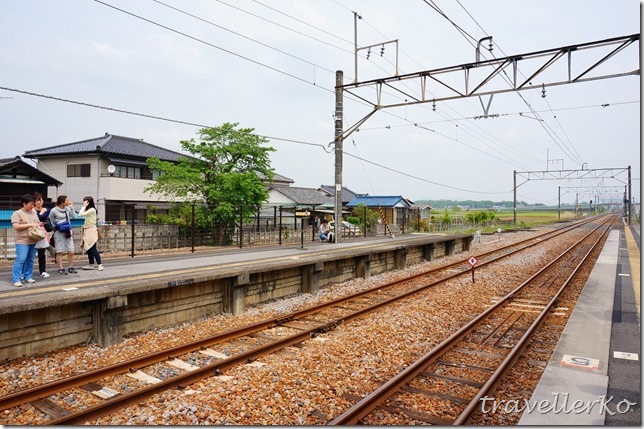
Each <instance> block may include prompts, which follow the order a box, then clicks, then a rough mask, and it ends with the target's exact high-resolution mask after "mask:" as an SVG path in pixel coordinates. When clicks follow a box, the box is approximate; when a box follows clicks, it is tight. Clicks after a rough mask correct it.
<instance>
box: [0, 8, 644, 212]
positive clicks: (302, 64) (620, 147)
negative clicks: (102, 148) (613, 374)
mask: <svg viewBox="0 0 644 429" xmlns="http://www.w3.org/2000/svg"><path fill="white" fill-rule="evenodd" d="M0 5H1V7H2V13H1V14H0V158H10V157H14V156H18V155H22V154H24V152H25V151H28V150H34V149H40V148H45V147H50V146H55V145H60V144H65V143H70V142H75V141H80V140H85V139H90V138H95V137H99V136H102V135H104V134H105V133H106V132H107V133H110V134H116V135H121V136H127V137H133V138H140V139H143V140H144V141H146V142H149V143H151V144H154V145H157V146H161V147H164V148H167V149H170V150H174V151H178V152H180V151H181V145H180V141H181V140H188V139H190V138H197V134H196V133H197V131H198V130H199V129H200V128H204V127H216V126H220V125H222V124H223V123H226V122H231V123H238V124H239V127H241V128H253V129H254V130H255V133H257V134H258V135H261V136H264V137H266V138H268V140H269V142H268V144H267V145H268V146H272V147H273V148H275V149H276V151H275V152H274V153H272V154H271V163H272V166H273V168H274V169H275V172H276V173H278V174H280V175H282V176H286V177H288V178H290V179H292V180H293V181H294V184H293V186H299V187H310V188H316V187H319V186H320V185H322V184H324V185H333V184H334V183H335V155H334V145H333V144H332V142H333V139H334V130H335V82H336V71H338V70H341V71H342V72H343V77H344V83H345V84H350V83H353V82H368V81H373V80H375V79H385V78H390V77H394V76H397V75H398V76H403V75H406V74H413V73H417V72H421V71H427V70H436V69H440V68H446V67H451V66H458V65H462V64H467V63H472V62H474V61H475V60H476V46H477V42H478V40H480V39H483V38H485V37H488V36H492V40H493V45H492V51H489V50H488V47H489V46H488V42H487V41H484V42H482V45H481V46H482V47H481V49H480V51H479V55H480V56H479V59H480V60H482V61H484V60H490V59H493V58H494V57H496V58H501V57H507V56H515V55H521V54H528V53H532V52H536V51H542V50H550V49H554V48H560V47H564V46H569V45H579V44H583V43H589V42H596V41H599V40H604V39H610V38H616V37H621V36H627V35H631V34H639V32H640V19H641V4H640V2H639V1H634V0H620V1H617V2H614V1H607V0H601V1H599V0H580V1H578V0H566V1H561V0H541V1H539V2H532V1H530V2H528V1H525V0H503V1H501V0H489V1H485V2H483V1H480V0H400V1H395V2H393V1H385V0H297V1H295V0H261V1H254V0H234V1H233V0H225V1H222V0H217V1H215V0H203V1H202V0H181V1H178V0H163V1H156V0H139V1H136V2H131V1H126V0H101V1H88V0H59V1H55V2H54V1H44V0H1V1H0ZM356 41H357V47H358V50H357V55H356V49H355V48H356ZM396 41H397V42H396ZM372 45H373V47H372V48H371V50H370V52H369V49H367V48H366V47H367V46H372ZM615 47H616V46H615V45H611V46H606V47H602V48H597V49H594V50H591V49H588V50H579V51H578V52H575V53H573V55H572V56H571V58H572V62H571V70H572V72H573V73H574V72H576V71H581V70H584V67H587V66H588V65H589V64H592V63H594V62H596V61H598V60H599V59H600V58H602V57H603V56H604V55H606V54H607V53H608V52H610V50H612V49H614V48H615ZM383 48H384V52H383ZM638 50H639V42H637V43H634V44H632V45H631V46H629V47H627V48H626V49H624V50H623V51H621V52H620V53H619V54H617V55H615V56H614V57H612V58H610V59H609V60H607V61H605V62H604V63H602V64H601V65H600V66H599V67H597V69H596V70H594V71H592V72H591V73H590V74H589V77H594V76H606V75H613V74H617V75H620V77H615V78H611V79H594V80H591V81H589V82H582V83H574V84H563V85H556V86H550V87H547V88H545V94H544V92H543V89H542V86H541V84H542V83H544V82H554V81H561V80H565V76H566V73H567V72H566V68H567V63H566V60H565V58H564V59H560V60H559V61H558V62H556V63H555V65H553V66H552V67H551V68H549V69H548V70H547V72H544V73H542V74H540V75H538V76H537V77H535V78H534V79H533V81H531V86H532V87H534V88H531V89H528V90H523V91H506V92H502V93H501V92H500V93H497V94H495V95H494V97H492V99H491V100H490V97H489V96H486V97H482V98H481V99H479V98H478V97H462V98H456V99H452V100H444V101H440V102H437V103H435V105H433V103H431V102H429V103H419V104H407V105H404V104H405V100H407V102H408V101H409V98H408V97H407V96H409V97H420V94H421V86H420V80H418V79H415V80H411V79H410V80H405V81H404V82H401V83H399V86H398V87H397V88H398V89H397V90H396V89H394V88H389V87H386V86H385V87H384V88H383V89H382V93H381V100H382V101H383V104H384V103H385V102H386V103H390V104H394V103H395V104H403V105H402V106H399V107H392V108H385V109H378V111H376V112H375V113H374V114H373V115H372V116H370V117H369V118H368V119H367V120H366V121H365V122H364V123H363V124H361V125H360V126H359V127H358V129H357V130H356V131H354V132H352V133H351V134H349V135H347V136H346V138H345V139H344V141H343V151H344V156H343V165H342V184H343V185H344V186H346V187H348V188H349V189H351V190H352V191H354V192H356V193H367V194H370V195H402V196H404V197H405V198H409V199H411V200H440V199H452V200H492V201H511V200H512V199H513V190H514V179H515V177H516V179H517V180H516V182H517V188H516V192H517V200H519V201H525V202H527V203H529V204H535V203H542V204H547V205H556V204H557V202H558V199H559V196H560V195H561V202H562V203H567V202H574V201H575V199H576V198H579V200H580V201H587V200H589V199H595V197H596V196H599V202H600V203H601V202H602V199H604V200H608V199H614V198H618V199H619V197H620V196H621V195H623V190H624V186H625V185H626V184H627V183H628V174H627V168H628V167H629V166H630V167H631V180H632V181H631V183H632V196H633V197H634V200H635V201H636V202H639V201H640V191H641V182H640V170H641V167H640V164H641V143H640V142H641V135H640V133H641V131H640V120H641V107H640V93H641V91H640V89H641V88H640V77H639V75H637V74H635V75H633V74H627V73H628V72H632V71H634V70H637V71H639V61H640V58H639V55H638ZM367 55H368V58H367ZM356 58H357V67H356ZM544 61H545V60H540V62H537V61H536V60H532V61H528V60H526V61H520V62H519V70H518V76H519V79H521V78H523V79H524V80H525V79H527V78H528V76H531V75H532V74H533V73H534V71H535V70H536V69H537V68H538V67H539V66H540V65H541V64H543V62H544ZM505 71H506V73H507V75H505V77H504V76H500V77H499V78H497V80H496V81H495V82H494V86H491V88H492V89H497V90H507V89H508V88H510V83H508V82H509V80H508V79H510V78H511V76H512V71H511V69H510V68H508V69H506V70H505ZM477 73H480V72H477V71H476V70H474V71H472V78H473V80H475V79H477V78H479V76H481V75H480V74H477ZM446 79H447V81H448V82H449V84H450V85H453V86H454V87H459V86H461V87H462V86H463V82H462V81H463V80H464V78H463V73H462V72H461V73H460V74H456V73H454V74H451V75H449V78H446ZM444 94H445V87H442V86H440V85H438V86H437V85H436V84H435V83H434V82H430V85H428V88H426V96H425V99H427V100H429V99H431V98H432V97H434V98H441V97H443V96H444ZM544 95H545V97H543V96H544ZM377 97H378V92H377V88H376V86H374V85H371V86H369V85H367V86H365V87H364V88H361V89H360V90H354V91H352V92H351V93H347V92H345V93H344V97H343V121H344V123H343V130H348V129H350V128H351V127H353V126H354V125H355V124H357V123H358V122H359V121H361V120H362V119H363V118H365V117H366V116H367V115H368V114H369V113H371V112H372V111H373V104H375V103H377V100H378V98H377ZM488 102H489V103H490V104H489V109H487V112H488V117H487V118H482V116H483V114H484V108H483V107H484V106H487V104H488ZM369 103H371V105H370V104H369ZM160 118H161V119H160ZM27 161H28V160H27ZM582 169H583V170H596V172H598V173H601V172H607V171H610V172H616V173H618V174H617V175H616V176H615V177H614V178H611V177H605V178H604V179H602V180H599V179H594V180H590V179H587V180H576V179H565V180H536V177H539V176H534V175H529V176H528V177H531V179H530V180H524V179H522V177H524V176H523V175H522V174H521V173H522V172H540V171H553V172H554V171H560V170H582ZM613 169H614V170H613ZM515 172H519V174H518V175H515ZM517 176H518V177H517ZM566 177H579V176H578V175H577V174H574V175H572V176H570V175H566ZM587 177H588V176H587ZM590 177H594V176H593V175H592V174H590ZM59 179H61V180H63V179H64V178H59Z"/></svg>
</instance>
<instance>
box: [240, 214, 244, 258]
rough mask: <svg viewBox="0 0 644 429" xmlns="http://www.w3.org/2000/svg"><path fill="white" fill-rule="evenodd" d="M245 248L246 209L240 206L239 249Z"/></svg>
mask: <svg viewBox="0 0 644 429" xmlns="http://www.w3.org/2000/svg"><path fill="white" fill-rule="evenodd" d="M243 246H244V207H243V206H239V248H240V249H241V248H242V247H243Z"/></svg>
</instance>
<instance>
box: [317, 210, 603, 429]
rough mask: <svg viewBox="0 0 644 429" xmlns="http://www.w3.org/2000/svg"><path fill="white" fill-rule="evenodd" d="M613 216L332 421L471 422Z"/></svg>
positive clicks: (391, 422)
mask: <svg viewBox="0 0 644 429" xmlns="http://www.w3.org/2000/svg"><path fill="white" fill-rule="evenodd" d="M613 221H614V218H613V219H608V220H606V221H605V222H603V223H602V224H600V225H598V226H597V227H596V228H594V229H593V230H591V231H590V232H588V234H586V235H585V236H584V237H583V238H582V239H581V240H579V241H578V242H577V243H575V244H574V245H573V246H571V247H570V248H568V249H567V250H566V251H565V252H563V253H561V254H560V255H558V256H557V257H556V258H554V259H553V261H552V262H551V263H550V264H548V265H547V266H545V267H544V268H542V269H541V270H539V271H538V272H537V273H535V274H533V275H532V276H531V277H530V278H529V279H527V280H526V281H524V282H522V283H521V284H519V285H518V286H517V287H516V288H514V289H513V290H512V291H511V292H509V293H508V294H507V295H506V296H504V297H502V298H500V299H498V301H497V302H496V303H495V304H494V305H492V306H490V307H489V308H488V309H487V310H485V311H483V312H482V313H480V314H479V315H478V316H477V317H475V318H474V319H473V320H472V321H470V322H469V323H468V324H466V325H465V326H463V327H462V328H461V329H459V330H458V331H457V332H455V333H454V334H453V335H451V336H450V337H449V338H447V339H446V340H444V341H443V342H441V343H440V344H439V345H438V346H436V347H435V348H433V349H432V350H430V351H429V352H427V353H426V354H425V355H423V356H422V357H420V358H419V359H418V360H417V361H415V362H414V363H412V364H411V365H409V366H407V367H406V368H405V369H404V370H403V371H401V372H400V373H398V374H397V375H396V376H395V377H393V378H391V379H389V380H388V381H387V382H385V383H383V384H382V385H381V386H380V387H379V388H377V389H376V390H374V391H373V392H372V393H370V394H369V395H367V396H365V397H364V398H356V400H357V402H356V404H355V405H353V406H352V407H351V408H350V409H348V410H347V411H345V412H344V413H342V414H341V415H339V416H337V417H335V418H334V419H333V420H332V421H331V422H330V423H329V424H330V425H353V424H359V423H365V424H418V423H421V424H422V423H429V424H439V425H448V424H450V425H451V424H467V423H469V422H470V418H471V417H472V415H473V413H474V412H475V411H477V410H480V408H481V399H482V398H485V397H487V396H488V395H490V394H491V392H493V390H494V389H495V387H496V386H497V385H498V384H499V383H500V382H501V379H502V377H503V376H504V374H505V373H506V372H507V371H508V370H509V369H510V368H511V367H512V365H513V364H514V363H515V362H516V361H517V359H518V358H519V357H520V356H521V353H522V351H523V350H524V349H525V348H526V346H527V345H528V343H529V341H530V339H531V338H532V335H533V334H534V332H535V331H536V329H537V328H538V327H539V326H540V324H541V323H542V322H543V320H544V319H545V318H546V317H547V316H548V315H549V314H551V313H552V312H554V311H555V309H556V305H557V302H558V300H559V299H560V297H561V295H562V293H563V291H564V290H565V288H566V287H567V286H568V284H570V282H571V281H572V279H573V278H574V277H575V276H576V275H577V273H578V272H579V270H580V269H581V267H582V265H583V264H584V262H585V261H586V259H587V258H588V257H589V255H590V254H591V252H592V251H593V250H594V249H595V248H596V247H597V246H598V244H599V243H600V241H601V240H602V239H603V238H604V237H605V235H606V233H607V232H608V231H609V229H610V226H611V225H612V223H613ZM560 311H561V309H560ZM376 410H378V412H375V411H376ZM400 416H402V417H400ZM383 419H384V422H383Z"/></svg>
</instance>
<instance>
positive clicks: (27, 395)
mask: <svg viewBox="0 0 644 429" xmlns="http://www.w3.org/2000/svg"><path fill="white" fill-rule="evenodd" d="M587 222H589V221H585V222H579V223H575V224H573V225H566V226H564V227H563V228H560V229H557V230H555V231H548V232H545V233H543V234H540V235H538V236H536V237H531V238H529V239H526V240H522V241H520V242H518V243H513V244H511V245H509V246H504V247H502V248H499V249H495V250H491V251H489V252H485V253H481V254H478V257H479V258H482V257H485V256H489V255H493V254H495V253H500V252H503V251H505V250H507V249H509V248H512V247H516V246H519V245H521V244H523V243H527V242H530V241H535V243H534V244H533V245H536V244H540V243H541V242H543V241H540V242H538V241H536V240H539V239H541V238H543V237H545V236H548V235H551V236H550V237H547V238H546V239H551V238H554V237H556V236H558V235H560V234H564V233H566V232H569V231H570V230H572V229H575V228H577V227H579V226H580V225H584V224H586V223H587ZM527 247H529V246H526V247H522V248H519V249H518V250H516V251H521V250H524V249H525V248H527ZM510 254H511V253H508V254H504V255H503V256H501V257H505V256H507V255H510ZM501 257H499V258H501ZM495 260H496V259H492V260H491V261H484V262H483V261H482V262H481V263H480V264H479V265H478V267H482V266H484V265H486V264H487V263H490V262H493V261H495ZM463 264H466V260H462V261H457V262H454V263H451V264H447V265H444V266H441V267H437V268H434V269H431V270H428V271H426V272H423V273H419V274H415V275H412V276H407V277H405V278H402V279H399V280H396V281H394V282H392V283H390V284H387V285H383V286H378V287H376V288H371V289H367V290H364V291H361V292H357V293H354V294H352V295H347V296H346V297H342V298H338V299H337V300H334V301H332V302H328V303H324V304H320V305H318V306H315V307H310V308H307V309H303V310H299V311H296V312H293V313H290V314H287V315H283V316H280V317H276V318H272V319H267V320H264V321H260V322H257V323H254V324H251V325H248V326H243V327H241V328H236V329H233V330H229V331H226V332H223V333H220V334H217V335H214V336H211V337H208V338H204V339H201V340H196V341H192V342H189V343H186V344H181V345H179V346H175V347H172V348H170V349H164V350H161V351H158V352H153V353H150V354H148V355H145V356H141V357H136V358H133V359H129V360H126V361H124V362H120V363H117V364H113V365H109V366H106V367H103V368H98V369H95V370H90V371H87V372H83V373H81V374H77V375H74V376H70V377H66V378H64V379H61V380H56V381H52V382H49V383H45V384H42V385H39V386H35V387H32V388H28V389H24V390H20V391H18V392H14V393H11V394H9V395H5V396H2V397H0V411H3V410H6V409H9V408H12V407H17V406H20V405H23V404H25V403H27V402H31V401H34V400H37V399H42V398H45V397H48V396H50V395H52V394H55V393H58V392H61V391H65V390H68V389H71V388H75V387H79V386H81V385H83V384H86V383H89V382H93V381H98V380H101V379H103V378H105V377H110V376H114V375H118V374H123V373H127V372H129V371H136V370H137V369H140V368H142V367H145V366H149V365H152V364H155V363H159V362H163V361H165V360H168V359H171V358H174V357H176V356H179V355H184V354H187V353H191V352H195V351H199V350H201V349H204V348H207V347H210V346H213V345H215V344H219V343H222V342H224V341H228V340H231V339H235V338H239V337H243V336H246V335H249V334H252V333H256V332H259V331H262V330H264V329H268V328H271V327H275V326H280V325H282V324H283V323H285V322H288V321H294V320H298V319H302V318H305V317H307V316H310V315H312V314H315V313H318V312H320V311H323V310H325V309H327V308H331V307H334V306H337V305H339V304H342V303H345V302H348V301H352V300H355V299H358V298H361V297H363V296H367V295H370V294H372V293H374V291H376V290H382V289H387V288H391V287H394V286H397V285H399V284H401V283H405V282H409V281H411V280H415V279H418V278H420V277H424V276H428V275H431V274H433V273H436V272H438V271H441V270H446V269H449V268H452V267H455V266H459V265H463ZM460 274H462V273H457V274H454V275H453V276H448V277H445V278H442V280H441V281H447V280H449V279H451V278H453V277H455V276H457V275H460ZM433 284H434V283H432V285H433ZM415 292H417V291H414V293H415ZM385 302H388V301H385Z"/></svg>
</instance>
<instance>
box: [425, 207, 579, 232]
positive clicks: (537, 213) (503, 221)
mask: <svg viewBox="0 0 644 429" xmlns="http://www.w3.org/2000/svg"><path fill="white" fill-rule="evenodd" d="M478 211H481V210H476V209H473V210H469V211H466V210H459V211H448V214H449V216H450V217H452V218H463V217H465V216H467V214H468V213H476V212H478ZM444 213H445V211H444V210H443V211H442V212H439V211H438V210H437V211H436V212H435V213H433V214H432V216H435V217H436V218H437V219H440V217H441V216H443V215H444ZM494 216H495V220H494V221H492V222H491V224H493V225H495V226H491V227H489V228H483V229H484V230H486V229H490V230H494V229H496V228H497V227H502V228H504V229H511V228H512V227H513V226H514V224H513V220H514V215H513V212H512V210H500V211H497V212H494ZM574 217H575V213H574V212H573V211H563V210H562V211H561V217H560V218H559V215H558V213H557V210H534V211H530V210H525V211H521V210H517V226H521V227H530V226H536V225H540V224H547V223H553V222H557V221H558V220H562V221H563V220H570V219H574Z"/></svg>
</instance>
